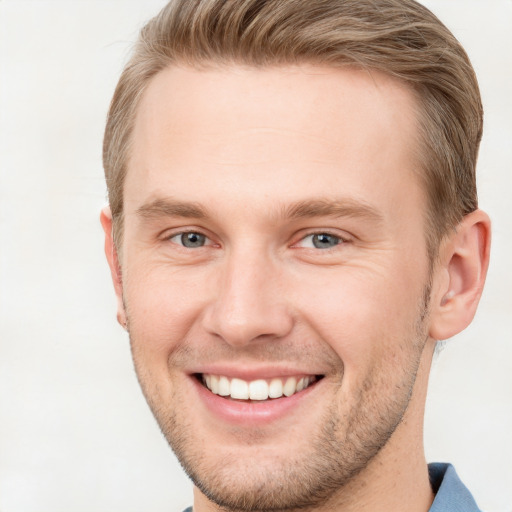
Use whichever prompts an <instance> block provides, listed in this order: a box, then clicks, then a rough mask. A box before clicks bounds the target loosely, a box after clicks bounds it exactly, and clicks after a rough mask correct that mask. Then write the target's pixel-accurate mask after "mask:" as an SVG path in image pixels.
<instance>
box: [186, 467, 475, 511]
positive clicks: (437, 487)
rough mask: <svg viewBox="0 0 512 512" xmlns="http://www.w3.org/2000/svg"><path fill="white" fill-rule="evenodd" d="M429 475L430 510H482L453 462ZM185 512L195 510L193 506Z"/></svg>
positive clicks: (431, 470) (430, 470) (430, 472)
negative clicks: (431, 497)
mask: <svg viewBox="0 0 512 512" xmlns="http://www.w3.org/2000/svg"><path fill="white" fill-rule="evenodd" d="M428 475H429V477H430V485H431V486H432V490H433V491H434V493H435V495H436V497H435V498H434V502H433V503H432V506H431V507H430V510H429V512H482V511H481V510H480V509H479V508H478V505H477V504H476V502H475V500H474V499H473V496H471V493H470V492H469V491H468V489H467V488H466V486H465V485H464V484H463V483H462V482H461V481H460V478H459V477H458V475H457V473H456V471H455V468H454V467H453V466H452V465H451V464H444V463H440V462H436V463H433V464H429V465H428ZM183 512H193V511H192V507H189V508H187V509H186V510H184V511H183Z"/></svg>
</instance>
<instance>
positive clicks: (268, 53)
mask: <svg viewBox="0 0 512 512" xmlns="http://www.w3.org/2000/svg"><path fill="white" fill-rule="evenodd" d="M481 133H482V109H481V102H480V96H479V92H478V85H477V82H476V79H475V76H474V72H473V70H472V68H471V65H470V63H469V61H468V58H467V56H466V54H465V52H464V50H463V49H462V48H461V46H460V45H459V43H458V42H457V41H456V40H455V39H454V37H453V36H452V35H451V34H450V33H449V31H448V30H447V29H446V28H445V27H444V26H443V25H442V24H441V23H440V22H439V21H438V20H437V18H435V17H434V16H433V15H432V14H431V13H430V12H429V11H428V10H427V9H425V8H424V7H422V6H420V5H419V4H417V3H416V2H414V1H412V0H379V1H376V0H364V1H360V0H358V1H355V0H348V1H345V0H330V1H329V0H311V1H308V2H298V1H295V0H276V1H261V0H240V1H236V2H235V1H228V2H226V1H225V0H203V1H198V2H190V1H187V0H175V1H171V2H170V3H169V4H168V5H167V6H166V7H165V8H164V9H163V11H162V12H161V13H160V14H159V15H158V16H157V17H156V18H154V19H153V20H151V21H150V22H149V23H148V24H147V26H146V27H145V28H144V29H143V30H142V32H141V36H140V40H139V42H138V45H137V47H136V48H135V52H134V55H133V57H132V59H131V60H130V62H129V63H128V65H127V67H126V68H125V70H124V72H123V74H122V76H121V79H120V81H119V84H118V87H117V89H116V92H115V95H114V98H113V101H112V105H111V109H110V112H109V118H108V121H107V128H106V133H105V141H104V165H105V173H106V179H107V185H108V189H109V202H110V207H109V208H106V209H105V210H104V211H103V212H102V214H101V221H102V224H103V227H104V230H105V235H106V242H105V249H106V255H107V259H108V261H109V265H110V268H111V271H112V277H113V281H114V286H115V290H116V294H117V298H118V320H119V322H120V323H121V324H122V325H123V326H124V327H125V328H126V329H127V331H128V332H129V334H130V340H131V348H132V353H133V358H134V363H135V367H136V371H137V375H138V378H139V381H140V384H141V386H142V390H143V392H144V394H145V397H146V399H147V401H148V403H149V405H150V407H151V409H152V411H153V414H154V415H155V417H156V419H157V421H158V423H159V425H160V427H161V429H162V432H163V433H164V435H165V436H166V438H167V440H168V441H169V443H170V445H171V446H172V448H173V449H174V451H175V453H176V454H177V456H178V459H179V460H180V462H181V464H182V465H183V467H184V468H185V470H186V472H187V473H188V475H189V476H190V477H191V479H192V480H193V482H194V484H195V489H194V511H195V512H209V511H215V510H221V509H222V510H228V511H257V510H273V511H277V510H310V511H331V510H336V511H345V510H358V511H366V510H368V511H370V510H372V511H375V510H379V511H388V510H389V511H391V510H408V511H427V510H432V511H441V510H460V511H465V512H469V511H474V510H478V508H477V506H476V504H475V502H474V500H473V498H472V497H471V495H470V493H469V491H468V490H467V489H466V488H465V487H464V486H463V484H462V483H461V482H460V480H459V479H458V477H457V475H456V473H455V470H454V469H453V467H451V466H449V465H439V464H438V465H431V466H430V467H428V466H427V464H426V461H425V456H424V451H423V442H422V425H423V412H424V406H425V397H426V391H427V383H428V374H429V369H430V364H431V360H432V355H433V353H434V350H435V345H436V341H437V340H443V339H446V338H449V337H451V336H453V335H454V334H456V333H458V332H460V331H461V330H463V329H464V328H465V327H466V326H467V325H468V324H469V323H470V322H471V320H472V318H473V315H474V313H475V310H476V307H477V304H478V300H479V297H480V294H481V291H482V288H483V284H484V280H485V274H486V270H487V265H488V260H489V242H490V222H489V219H488V217H487V215H486V214H485V213H484V212H482V211H481V210H479V209H478V207H477V198H476V187H475V165H476V157H477V153H478V145H479V141H480V138H481Z"/></svg>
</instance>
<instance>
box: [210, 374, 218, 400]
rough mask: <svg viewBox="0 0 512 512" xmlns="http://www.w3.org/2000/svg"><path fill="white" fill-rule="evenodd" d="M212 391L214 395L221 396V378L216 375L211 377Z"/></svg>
mask: <svg viewBox="0 0 512 512" xmlns="http://www.w3.org/2000/svg"><path fill="white" fill-rule="evenodd" d="M210 389H211V390H212V393H215V394H216V395H218V394H219V378H218V377H217V376H216V375H212V376H211V377H210Z"/></svg>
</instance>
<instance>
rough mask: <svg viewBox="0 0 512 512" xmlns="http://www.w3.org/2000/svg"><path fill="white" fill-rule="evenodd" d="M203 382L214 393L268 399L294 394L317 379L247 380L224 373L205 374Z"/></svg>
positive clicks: (244, 398)
mask: <svg viewBox="0 0 512 512" xmlns="http://www.w3.org/2000/svg"><path fill="white" fill-rule="evenodd" d="M201 379H202V383H203V384H204V386H206V387H207V388H208V389H209V390H210V391H211V392H212V393H213V394H215V395H219V396H224V397H230V398H234V399H236V400H260V401H262V400H268V399H269V398H281V397H282V396H286V397H288V396H292V395H294V394H295V393H298V392H299V391H302V390H303V389H306V388H307V387H309V386H311V384H313V383H314V382H316V381H317V377H316V376H314V375H310V376H306V377H287V378H284V379H281V378H274V379H270V380H265V379H258V380H252V381H249V382H248V381H245V380H242V379H236V378H232V379H231V378H229V377H225V376H223V375H209V374H203V375H202V376H201Z"/></svg>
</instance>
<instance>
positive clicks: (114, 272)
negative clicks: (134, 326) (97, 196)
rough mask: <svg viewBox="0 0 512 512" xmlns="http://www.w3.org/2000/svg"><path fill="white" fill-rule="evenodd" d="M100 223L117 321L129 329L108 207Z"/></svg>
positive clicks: (104, 209) (101, 215)
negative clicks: (112, 286) (113, 292)
mask: <svg viewBox="0 0 512 512" xmlns="http://www.w3.org/2000/svg"><path fill="white" fill-rule="evenodd" d="M100 222H101V225H102V227H103V231H104V232H105V256H106V257H107V262H108V265H109V267H110V274H111V276H112V282H113V284H114V290H115V292H116V297H117V321H118V322H119V324H120V325H121V326H122V327H123V328H125V329H126V328H127V319H126V312H125V308H124V303H123V279H122V274H121V265H120V262H119V257H118V252H117V249H116V246H115V244H114V236H113V231H112V227H113V225H112V213H111V211H110V208H109V207H108V206H106V207H105V208H103V209H102V210H101V214H100Z"/></svg>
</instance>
